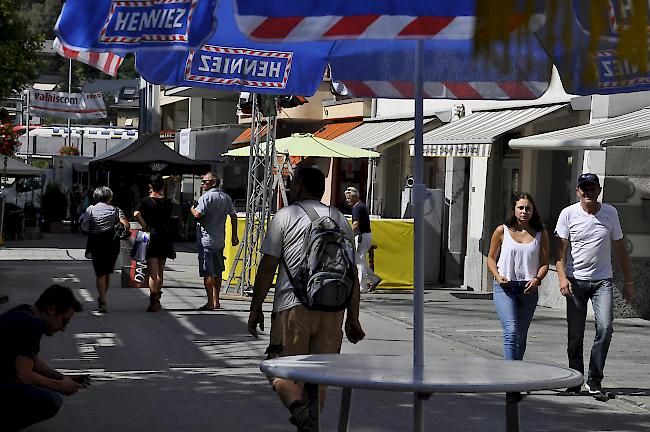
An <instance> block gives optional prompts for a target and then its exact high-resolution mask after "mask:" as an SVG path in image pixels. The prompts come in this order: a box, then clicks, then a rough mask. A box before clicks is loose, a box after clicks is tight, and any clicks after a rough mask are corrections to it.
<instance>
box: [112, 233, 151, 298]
mask: <svg viewBox="0 0 650 432" xmlns="http://www.w3.org/2000/svg"><path fill="white" fill-rule="evenodd" d="M130 228H131V237H129V238H128V239H126V240H122V242H121V249H120V260H119V261H120V267H121V270H122V274H121V282H122V288H148V287H149V270H148V269H147V263H146V262H140V261H135V260H133V259H131V249H132V248H133V239H134V238H135V236H136V233H137V232H138V231H139V230H140V229H141V228H142V227H141V226H140V224H139V223H137V222H131V226H130Z"/></svg>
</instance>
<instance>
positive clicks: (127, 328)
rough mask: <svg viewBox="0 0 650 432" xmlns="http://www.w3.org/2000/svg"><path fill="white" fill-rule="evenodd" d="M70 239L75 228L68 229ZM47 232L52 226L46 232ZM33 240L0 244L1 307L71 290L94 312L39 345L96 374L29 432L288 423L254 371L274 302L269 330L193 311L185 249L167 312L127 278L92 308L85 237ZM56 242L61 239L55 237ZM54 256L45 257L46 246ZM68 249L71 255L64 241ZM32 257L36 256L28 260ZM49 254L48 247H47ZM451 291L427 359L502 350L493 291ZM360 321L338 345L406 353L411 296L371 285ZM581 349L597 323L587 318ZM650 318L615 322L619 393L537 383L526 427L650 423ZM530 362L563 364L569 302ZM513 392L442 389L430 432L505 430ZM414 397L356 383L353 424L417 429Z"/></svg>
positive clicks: (334, 397) (190, 264)
mask: <svg viewBox="0 0 650 432" xmlns="http://www.w3.org/2000/svg"><path fill="white" fill-rule="evenodd" d="M68 236H69V235H68ZM48 237H49V236H48ZM31 242H34V243H32V244H31V245H29V247H27V245H26V243H27V242H19V243H22V244H21V245H20V246H15V245H14V244H8V245H7V248H3V249H0V279H1V280H2V281H3V282H2V288H1V289H0V291H3V292H4V293H5V294H8V295H9V298H10V300H9V302H8V303H5V304H2V305H0V312H2V311H5V310H7V309H8V308H9V307H12V306H14V305H16V304H20V303H25V302H27V303H32V302H33V301H34V299H35V298H36V296H37V295H38V294H39V293H40V291H41V290H42V289H43V288H44V287H45V286H47V285H49V284H51V283H53V282H58V283H63V284H66V285H68V286H70V287H72V288H73V289H74V290H75V292H76V293H77V295H78V297H79V298H80V299H83V300H84V303H85V311H84V312H82V313H80V314H78V316H76V317H75V318H74V319H73V320H72V322H71V324H70V326H69V327H68V329H67V331H66V332H65V333H59V334H57V335H55V336H54V337H52V338H47V337H45V338H43V341H42V355H43V357H44V358H46V359H48V361H50V363H51V364H52V366H54V367H57V368H62V369H65V370H71V371H85V372H88V373H91V374H92V376H93V381H94V382H93V385H92V386H91V387H90V388H89V389H87V390H84V391H82V392H79V393H78V394H76V395H73V396H71V397H69V398H65V404H64V406H63V409H62V410H61V412H60V413H59V415H57V416H56V417H55V418H53V419H52V420H50V421H48V422H45V423H42V424H40V425H35V426H33V427H32V428H29V429H28V431H30V432H45V431H55V430H56V431H58V430H84V431H106V432H108V431H111V432H112V431H116V430H117V431H133V432H143V431H147V432H150V431H155V432H158V431H160V432H163V431H164V432H167V431H189V432H193V431H197V432H198V431H205V430H210V429H212V430H223V431H248V430H255V431H289V430H295V429H294V428H292V427H291V425H290V424H289V423H288V421H287V417H288V414H287V412H286V410H285V409H284V408H283V407H282V405H281V403H280V402H279V401H278V400H277V398H276V397H275V395H274V394H273V392H272V391H271V389H270V387H269V385H268V382H267V381H266V380H265V378H264V376H263V375H262V374H261V373H260V372H259V363H260V361H261V359H263V358H264V354H263V352H264V349H265V348H266V345H267V344H268V326H269V319H270V314H269V313H268V311H269V310H270V305H265V311H267V313H266V314H265V317H266V324H267V328H266V330H267V331H266V332H265V333H264V334H263V335H262V337H261V339H260V340H254V339H252V338H251V337H250V336H249V335H248V334H247V332H246V319H247V316H248V313H247V311H248V304H247V303H246V302H242V301H228V300H224V301H223V302H222V304H223V306H224V309H223V310H221V311H219V312H198V311H196V308H197V307H198V306H200V305H201V304H203V303H204V300H205V298H204V297H205V293H204V291H203V288H202V284H201V280H200V279H199V277H198V274H197V271H196V265H195V264H194V262H195V260H196V256H195V255H194V253H192V252H191V245H190V244H186V245H188V250H187V251H184V252H179V254H178V255H179V256H178V258H177V260H175V261H171V262H170V263H169V265H168V269H167V271H166V273H165V290H164V296H163V298H162V304H163V308H164V310H163V311H162V312H160V313H157V314H149V313H146V312H144V309H145V308H146V305H147V297H148V295H147V292H146V290H139V289H133V288H120V287H119V275H115V276H114V277H113V278H112V281H111V289H110V291H109V297H108V304H109V313H108V314H106V315H103V316H102V315H97V314H96V313H94V311H93V309H94V308H95V307H96V303H95V298H96V292H95V288H94V275H93V273H92V268H91V265H90V263H89V262H88V261H87V260H85V259H75V258H74V257H75V256H77V255H76V254H77V251H78V250H83V249H82V248H83V241H82V242H81V243H79V241H78V239H76V238H66V236H65V235H63V236H61V237H59V236H55V237H54V238H52V237H49V238H45V239H44V241H42V242H41V243H38V241H31ZM57 246H59V248H57ZM50 250H51V251H52V254H53V255H54V256H56V257H58V258H56V259H50V258H46V259H44V258H43V253H42V252H43V251H50ZM64 251H65V252H64ZM29 256H31V257H34V259H30V258H25V257H29ZM39 257H41V258H39ZM457 293H466V292H465V291H463V292H459V291H455V290H428V291H426V292H425V304H424V310H425V320H424V322H425V352H426V359H425V361H429V362H430V361H434V358H435V359H437V361H450V362H453V359H454V358H457V357H459V356H473V357H486V358H499V357H500V356H501V326H500V323H499V321H498V319H497V317H496V313H495V312H494V307H493V305H492V302H491V301H488V300H480V299H474V298H469V299H461V298H458V297H456V296H454V294H457ZM361 320H362V324H363V326H364V328H365V330H366V333H367V338H366V340H364V341H363V342H361V343H359V344H357V345H352V344H350V343H347V342H344V345H343V348H342V351H343V352H348V353H371V354H377V355H386V354H392V355H394V354H401V355H408V354H409V353H411V351H412V342H411V341H412V296H411V295H410V294H408V293H394V292H379V293H371V294H367V295H364V296H363V299H362V312H361ZM587 327H588V331H587V334H586V336H585V341H586V344H585V347H586V352H587V351H588V349H589V347H590V346H591V339H592V338H593V325H591V324H588V326H587ZM648 346H650V322H648V321H643V320H636V319H623V320H616V323H615V333H614V337H613V341H612V345H611V348H610V354H609V357H608V361H607V368H606V371H605V375H606V378H605V381H604V382H603V385H604V386H605V387H608V388H610V390H612V391H614V392H615V393H617V395H618V396H617V398H616V399H614V400H611V401H609V402H607V403H602V402H598V401H595V400H594V399H593V398H591V397H589V396H576V397H571V396H559V394H558V392H556V391H544V392H535V393H533V394H532V395H530V396H529V397H527V398H525V400H524V401H523V402H522V403H521V407H520V413H521V421H522V430H526V431H567V432H568V431H575V430H594V431H646V430H648V428H649V427H650V413H649V412H648V410H649V407H650V405H648V403H649V402H650V368H649V367H648V358H647V357H648V355H647V349H648V348H647V347H648ZM526 360H528V361H533V362H540V363H548V364H555V365H560V366H565V365H566V326H565V322H564V317H563V313H562V312H560V311H556V310H552V309H547V308H538V309H537V312H536V314H535V319H534V320H533V323H532V325H531V329H530V334H529V345H528V350H527V353H526ZM339 398H340V390H338V389H335V388H330V389H329V390H328V402H327V405H326V408H325V411H324V414H323V417H324V426H325V429H324V430H335V429H336V418H337V412H338V402H339ZM503 399H504V396H503V395H500V394H488V395H433V396H432V398H431V399H430V400H429V401H427V402H426V403H425V405H424V407H425V425H426V430H436V431H485V432H488V431H500V430H504V427H505V421H504V418H505V416H504V400H503ZM411 406H412V395H410V394H398V393H388V392H372V391H357V392H354V394H353V402H352V414H351V419H350V430H353V431H373V432H374V431H408V430H411V428H412V427H411V418H412V408H411Z"/></svg>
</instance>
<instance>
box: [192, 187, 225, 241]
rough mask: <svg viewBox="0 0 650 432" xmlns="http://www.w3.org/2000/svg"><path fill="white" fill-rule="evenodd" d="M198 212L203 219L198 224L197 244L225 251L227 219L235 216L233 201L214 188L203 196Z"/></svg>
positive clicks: (198, 205) (200, 199) (197, 207)
mask: <svg viewBox="0 0 650 432" xmlns="http://www.w3.org/2000/svg"><path fill="white" fill-rule="evenodd" d="M196 210H197V211H198V212H200V213H201V218H199V220H198V222H197V224H196V241H197V243H201V245H202V246H204V247H209V248H210V249H214V250H219V249H223V248H224V247H225V237H226V217H228V215H231V214H235V206H234V205H233V203H232V199H230V197H229V196H228V194H226V193H225V192H222V191H220V190H219V189H215V188H212V189H210V190H209V191H207V192H206V193H204V194H203V195H201V198H199V203H198V204H197V205H196Z"/></svg>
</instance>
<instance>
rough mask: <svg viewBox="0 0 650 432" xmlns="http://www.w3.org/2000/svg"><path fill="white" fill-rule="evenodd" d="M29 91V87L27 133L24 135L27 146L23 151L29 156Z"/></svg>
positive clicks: (28, 93) (28, 90) (29, 91)
mask: <svg viewBox="0 0 650 432" xmlns="http://www.w3.org/2000/svg"><path fill="white" fill-rule="evenodd" d="M31 92H32V91H31V89H27V135H26V145H27V148H26V149H25V153H26V154H27V156H29V96H30V93H31ZM32 156H33V155H32Z"/></svg>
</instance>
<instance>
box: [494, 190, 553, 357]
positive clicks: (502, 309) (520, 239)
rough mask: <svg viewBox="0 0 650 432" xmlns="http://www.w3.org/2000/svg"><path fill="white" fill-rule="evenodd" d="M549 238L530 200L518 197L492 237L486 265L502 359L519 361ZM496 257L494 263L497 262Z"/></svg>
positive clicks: (544, 267)
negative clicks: (500, 329) (498, 324)
mask: <svg viewBox="0 0 650 432" xmlns="http://www.w3.org/2000/svg"><path fill="white" fill-rule="evenodd" d="M548 254H549V239H548V234H547V232H546V230H545V229H544V226H543V225H542V220H541V218H540V217H539V213H538V211H537V208H536V207H535V202H534V201H533V197H531V196H530V195H529V194H527V193H520V194H518V195H517V196H516V197H515V199H514V200H513V215H512V217H511V218H510V219H509V220H508V221H507V222H506V224H504V225H501V226H499V227H498V228H497V229H496V230H494V233H493V234H492V240H491V241H490V252H489V253H488V260H487V266H488V269H489V270H490V271H491V272H492V274H493V275H494V285H493V293H492V296H493V299H494V305H495V307H496V310H497V314H498V315H499V319H500V320H501V325H502V326H503V357H504V358H505V359H506V360H522V359H523V358H524V352H525V351H526V338H527V336H528V327H529V326H530V322H531V321H532V319H533V314H534V313H535V308H536V307H537V299H538V293H537V289H538V287H539V285H540V284H541V283H542V279H544V277H545V276H546V273H547V272H548ZM497 256H498V258H499V259H498V261H497Z"/></svg>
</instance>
